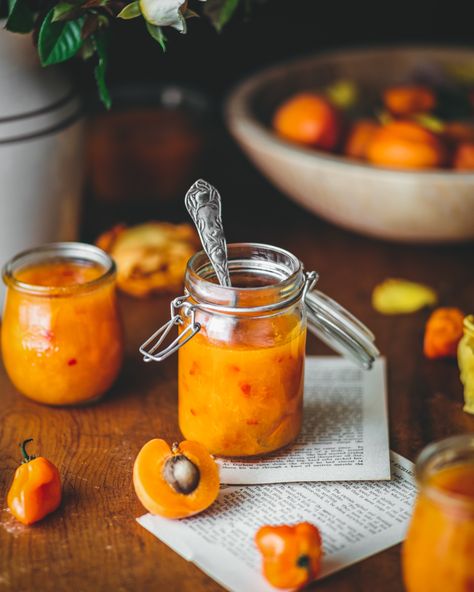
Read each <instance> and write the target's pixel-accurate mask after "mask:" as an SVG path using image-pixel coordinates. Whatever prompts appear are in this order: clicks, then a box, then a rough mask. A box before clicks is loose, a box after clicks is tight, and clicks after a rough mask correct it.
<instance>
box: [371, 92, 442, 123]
mask: <svg viewBox="0 0 474 592" xmlns="http://www.w3.org/2000/svg"><path fill="white" fill-rule="evenodd" d="M383 102H384V105H385V107H386V108H387V109H388V110H389V111H390V112H391V113H393V115H397V116H398V117H407V116H409V115H414V114H416V113H426V112H428V111H432V110H433V109H434V108H435V106H436V95H435V93H434V92H433V91H432V90H431V89H430V88H428V87H426V86H422V85H416V84H410V85H401V86H392V87H390V88H387V89H386V90H385V91H384V93H383Z"/></svg>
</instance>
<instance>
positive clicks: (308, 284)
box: [140, 243, 378, 456]
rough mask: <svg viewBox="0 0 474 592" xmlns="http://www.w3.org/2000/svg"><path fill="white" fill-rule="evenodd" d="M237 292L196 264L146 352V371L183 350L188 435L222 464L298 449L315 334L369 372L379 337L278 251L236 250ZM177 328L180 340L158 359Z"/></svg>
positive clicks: (181, 389)
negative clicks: (308, 349)
mask: <svg viewBox="0 0 474 592" xmlns="http://www.w3.org/2000/svg"><path fill="white" fill-rule="evenodd" d="M228 265H229V273H230V279H231V284H232V286H231V287H226V286H221V285H219V284H218V283H217V280H216V277H215V272H214V270H213V268H212V266H211V264H210V262H209V259H208V257H207V255H206V254H205V253H204V252H203V251H201V252H199V253H197V254H196V255H194V257H192V258H191V260H190V261H189V263H188V266H187V271H186V276H185V292H186V293H185V295H184V296H182V297H179V298H176V299H175V300H174V301H173V302H172V306H171V309H172V310H171V319H170V321H169V322H168V323H167V324H166V325H165V326H164V327H162V328H161V329H159V330H158V331H157V332H156V333H155V334H154V335H152V336H151V337H150V339H148V340H147V342H145V343H144V344H143V346H142V347H141V349H140V351H141V352H142V353H143V354H144V359H145V361H150V360H155V361H161V360H163V359H165V358H166V357H168V356H169V355H171V354H172V353H173V352H174V351H176V350H177V349H179V361H178V395H179V405H178V407H179V425H180V429H181V432H182V433H183V435H184V437H185V438H186V439H188V440H196V441H198V442H201V443H202V444H204V445H205V446H206V447H207V448H208V450H209V451H210V452H211V453H213V454H218V455H221V456H256V455H263V454H266V453H269V452H272V451H274V450H277V449H279V448H282V447H283V446H286V445H287V444H289V443H290V442H292V441H293V440H294V439H295V438H296V436H297V435H298V433H299V431H300V428H301V422H302V404H303V388H304V360H305V343H306V331H307V326H309V327H310V329H312V330H316V332H317V334H318V335H319V336H320V337H322V338H323V339H324V340H326V341H327V342H328V343H330V344H331V345H332V347H334V348H335V349H338V350H340V351H344V352H345V353H348V354H351V355H352V356H353V357H354V358H355V359H357V361H358V362H360V363H361V364H362V365H364V366H365V367H370V365H371V363H372V361H373V359H374V358H375V357H376V356H377V354H378V352H377V349H376V348H375V346H374V345H373V335H372V334H371V333H370V331H368V330H367V329H366V328H365V327H364V326H363V325H362V324H361V323H359V321H357V320H356V319H354V317H352V315H350V314H349V313H348V312H347V311H345V310H344V309H342V308H341V307H339V306H338V305H337V304H336V303H335V302H334V301H332V300H330V299H329V298H327V297H326V296H324V295H323V294H321V293H320V292H316V291H314V292H312V293H310V290H311V288H312V287H313V284H314V283H315V281H316V277H317V274H316V273H315V272H311V273H305V271H304V269H303V265H302V263H301V262H300V261H299V260H298V258H297V257H295V256H294V255H292V254H291V253H289V252H287V251H284V250H283V249H280V248H278V247H273V246H269V245H261V244H256V243H239V244H231V245H228ZM174 325H178V332H179V334H178V337H177V338H176V339H175V340H174V341H173V342H172V343H171V344H170V345H168V346H167V347H165V348H164V349H163V350H161V351H158V350H159V348H160V347H161V345H162V343H163V341H164V339H165V337H166V335H168V333H169V332H170V331H171V329H172V328H173V326H174Z"/></svg>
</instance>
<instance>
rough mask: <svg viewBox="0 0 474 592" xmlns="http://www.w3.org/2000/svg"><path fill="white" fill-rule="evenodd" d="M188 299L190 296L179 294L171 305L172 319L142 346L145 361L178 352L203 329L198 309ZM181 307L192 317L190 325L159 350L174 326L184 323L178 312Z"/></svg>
mask: <svg viewBox="0 0 474 592" xmlns="http://www.w3.org/2000/svg"><path fill="white" fill-rule="evenodd" d="M187 299H188V296H179V297H178V298H175V299H174V300H173V301H172V302H171V306H170V309H171V318H170V320H169V321H168V322H167V323H165V324H164V325H163V326H162V327H160V328H159V329H158V331H155V333H153V335H151V337H149V338H148V339H147V340H146V341H145V343H143V344H142V345H141V346H140V353H141V354H143V361H144V362H152V361H153V362H162V361H163V360H165V359H166V358H168V357H169V356H171V355H172V354H174V353H175V352H177V351H178V349H179V348H180V347H181V346H182V345H184V344H185V343H187V342H188V341H189V340H190V339H192V338H193V337H194V336H195V335H196V333H198V332H199V331H200V330H201V325H200V324H199V323H196V320H195V315H196V309H195V307H194V306H192V305H191V304H189V302H186V300H187ZM180 308H182V309H183V312H184V315H185V316H187V317H189V318H190V323H189V325H188V326H187V327H186V329H184V331H182V332H181V333H180V334H179V335H178V337H176V339H174V340H173V341H172V342H171V343H170V344H169V345H168V346H166V347H165V348H164V349H162V350H161V351H157V350H158V348H159V347H160V346H161V344H162V343H163V341H164V340H165V339H166V337H167V336H168V334H169V333H170V331H171V330H172V329H173V327H174V326H175V325H176V326H177V325H182V324H183V323H184V321H183V319H182V318H181V314H180V313H177V312H176V311H177V310H179V309H180Z"/></svg>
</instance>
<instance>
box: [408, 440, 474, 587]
mask: <svg viewBox="0 0 474 592" xmlns="http://www.w3.org/2000/svg"><path fill="white" fill-rule="evenodd" d="M416 475H417V479H418V483H419V487H420V492H419V495H418V499H417V502H416V504H415V509H414V513H413V517H412V521H411V524H410V528H409V530H408V536H407V539H406V541H405V543H404V546H403V574H404V580H405V585H406V588H407V590H408V592H447V591H448V590H449V592H467V591H468V590H473V589H474V436H472V435H466V436H454V437H452V438H448V439H446V440H443V441H441V442H439V443H437V444H432V445H430V446H428V447H427V448H426V449H425V450H424V451H423V452H422V453H421V455H420V458H419V460H418V461H417V464H416Z"/></svg>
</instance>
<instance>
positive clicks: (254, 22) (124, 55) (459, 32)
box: [89, 0, 474, 96]
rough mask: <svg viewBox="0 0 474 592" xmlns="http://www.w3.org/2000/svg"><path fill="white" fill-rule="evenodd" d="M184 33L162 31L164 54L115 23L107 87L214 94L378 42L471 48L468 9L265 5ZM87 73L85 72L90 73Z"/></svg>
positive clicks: (297, 2) (135, 30)
mask: <svg viewBox="0 0 474 592" xmlns="http://www.w3.org/2000/svg"><path fill="white" fill-rule="evenodd" d="M188 23H189V30H188V34H187V35H181V34H179V33H177V32H175V31H173V30H168V38H169V43H168V51H167V52H166V54H164V55H163V53H162V51H161V48H160V47H159V46H158V44H157V43H156V42H155V41H153V40H152V39H151V38H149V36H148V34H147V33H146V31H145V28H144V25H143V22H140V20H139V19H137V20H136V21H128V22H118V23H117V24H115V25H114V26H113V28H112V32H111V59H110V64H109V81H110V83H112V84H115V83H123V82H159V81H163V82H170V81H180V82H186V83H189V84H192V85H196V86H199V87H202V88H204V89H206V90H208V91H210V92H211V93H213V94H215V95H216V96H219V95H220V94H221V93H223V92H225V91H226V89H228V88H229V86H230V85H232V84H233V83H235V82H236V81H237V80H238V79H239V78H242V77H243V76H245V75H246V74H248V73H249V72H251V71H253V70H255V69H258V68H259V67H262V66H264V65H266V64H268V63H272V62H275V61H277V60H281V59H284V58H287V57H291V56H294V55H299V54H304V53H308V52H312V51H318V50H322V49H329V48H335V47H341V46H342V47H348V46H360V45H373V44H378V43H382V44H383V43H403V42H415V43H452V44H460V45H465V44H468V45H471V44H474V3H473V2H467V1H465V2H459V1H453V2H450V1H432V2H420V1H417V0H412V2H396V3H393V2H384V1H380V2H377V3H372V2H363V1H360V2H357V1H346V2H343V1H340V0H339V1H337V0H332V1H331V0H267V2H266V3H265V4H262V5H258V6H256V7H255V9H254V12H253V16H252V18H251V19H249V20H245V19H241V18H239V19H236V20H234V21H233V22H232V23H230V24H229V25H228V26H227V27H226V28H225V30H224V31H223V32H222V33H221V34H218V33H216V32H215V31H214V30H213V29H212V27H211V26H210V24H209V23H208V22H207V21H206V20H204V19H192V20H191V21H188ZM89 75H90V74H89Z"/></svg>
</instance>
